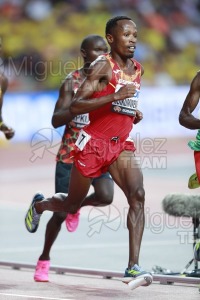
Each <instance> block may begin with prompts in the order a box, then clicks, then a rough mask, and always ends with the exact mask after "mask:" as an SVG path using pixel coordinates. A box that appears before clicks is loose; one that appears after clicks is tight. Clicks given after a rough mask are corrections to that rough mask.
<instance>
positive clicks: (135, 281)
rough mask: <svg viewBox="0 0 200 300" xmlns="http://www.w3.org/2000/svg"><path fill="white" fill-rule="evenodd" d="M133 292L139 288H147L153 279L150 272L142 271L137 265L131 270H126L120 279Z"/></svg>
mask: <svg viewBox="0 0 200 300" xmlns="http://www.w3.org/2000/svg"><path fill="white" fill-rule="evenodd" d="M122 281H123V282H124V283H127V284H128V285H129V287H130V288H131V289H132V290H133V289H135V288H137V287H139V286H148V285H150V284H151V283H152V281H153V277H152V275H151V273H150V272H146V271H144V270H142V268H141V267H139V266H138V265H137V264H135V265H134V266H133V267H132V268H131V269H128V268H127V269H126V270H125V274H124V277H123V279H122Z"/></svg>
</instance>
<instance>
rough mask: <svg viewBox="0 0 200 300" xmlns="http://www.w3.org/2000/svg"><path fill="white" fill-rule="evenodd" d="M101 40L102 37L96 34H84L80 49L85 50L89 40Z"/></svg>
mask: <svg viewBox="0 0 200 300" xmlns="http://www.w3.org/2000/svg"><path fill="white" fill-rule="evenodd" d="M97 40H103V37H102V36H100V35H97V34H90V35H88V36H86V37H85V38H84V39H83V41H82V43H81V46H80V49H84V50H86V49H87V47H88V45H89V44H90V42H91V41H97Z"/></svg>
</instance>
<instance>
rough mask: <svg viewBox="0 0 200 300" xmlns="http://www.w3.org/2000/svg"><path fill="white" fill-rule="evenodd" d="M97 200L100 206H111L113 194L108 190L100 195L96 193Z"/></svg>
mask: <svg viewBox="0 0 200 300" xmlns="http://www.w3.org/2000/svg"><path fill="white" fill-rule="evenodd" d="M96 199H97V201H98V203H99V206H101V205H102V206H106V205H110V204H111V203H112V202H113V193H112V192H110V191H106V190H104V191H101V192H100V193H96Z"/></svg>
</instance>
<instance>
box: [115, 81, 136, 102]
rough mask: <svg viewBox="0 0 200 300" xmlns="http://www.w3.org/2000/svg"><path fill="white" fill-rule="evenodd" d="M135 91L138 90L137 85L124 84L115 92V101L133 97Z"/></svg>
mask: <svg viewBox="0 0 200 300" xmlns="http://www.w3.org/2000/svg"><path fill="white" fill-rule="evenodd" d="M135 92H136V87H135V86H134V84H127V85H124V86H122V87H121V88H120V89H119V90H118V91H117V92H116V93H115V94H114V101H118V100H124V99H126V98H131V97H133V95H134V94H135Z"/></svg>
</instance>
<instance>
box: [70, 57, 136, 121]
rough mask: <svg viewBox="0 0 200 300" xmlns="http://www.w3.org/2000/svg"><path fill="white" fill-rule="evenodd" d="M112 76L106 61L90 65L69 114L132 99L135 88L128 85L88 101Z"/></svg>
mask: <svg viewBox="0 0 200 300" xmlns="http://www.w3.org/2000/svg"><path fill="white" fill-rule="evenodd" d="M111 76H112V69H111V66H110V63H109V62H108V61H107V60H106V59H101V60H98V61H96V62H95V63H94V64H91V66H90V70H89V72H88V75H87V77H86V79H85V80H84V82H83V83H82V85H81V86H80V88H79V89H78V91H77V93H76V95H75V96H74V98H73V100H72V103H71V106H70V107H71V108H70V109H71V112H72V113H74V114H78V115H79V114H83V113H87V112H90V111H92V110H95V109H98V108H99V107H102V106H103V105H105V104H107V103H109V102H112V101H117V100H123V99H125V98H128V97H132V96H133V94H134V93H135V86H134V85H132V84H128V85H125V86H123V87H122V88H120V89H119V90H118V91H117V92H116V93H113V94H109V95H106V96H103V97H100V98H93V99H90V97H91V95H92V94H93V93H94V92H98V91H99V92H100V91H102V90H103V88H105V86H106V85H107V84H108V83H109V81H110V80H111Z"/></svg>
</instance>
